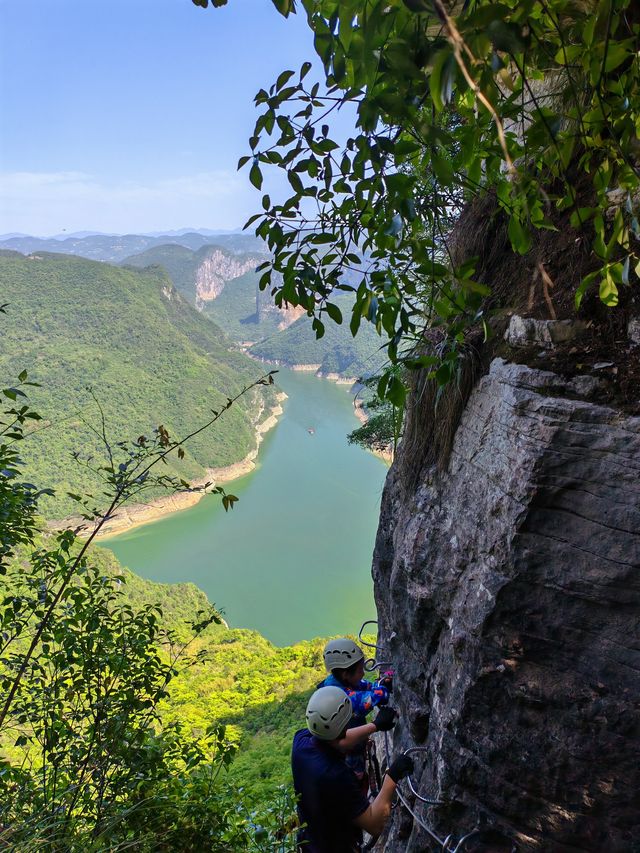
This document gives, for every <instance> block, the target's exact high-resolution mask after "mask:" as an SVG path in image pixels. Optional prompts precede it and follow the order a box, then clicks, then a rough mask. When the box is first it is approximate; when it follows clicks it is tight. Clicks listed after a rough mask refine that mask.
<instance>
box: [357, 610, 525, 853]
mask: <svg viewBox="0 0 640 853" xmlns="http://www.w3.org/2000/svg"><path fill="white" fill-rule="evenodd" d="M377 624H378V622H377V621H376V620H375V619H369V620H368V621H367V622H364V623H363V624H362V627H361V628H360V631H359V633H358V639H359V640H360V642H361V643H362V644H363V645H364V646H368V647H369V648H372V649H375V652H376V657H375V658H371V659H369V660H368V661H366V662H365V669H367V671H368V672H372V671H373V670H375V669H380V667H382V666H390V665H391V662H390V661H378V660H377V656H378V654H379V653H382V654H385V653H386V650H385V649H384V648H383V647H382V646H378V645H377V644H374V643H368V642H367V641H366V640H363V639H362V632H363V631H364V629H365V627H366V626H367V625H377ZM367 664H371V666H369V667H368V666H367ZM383 734H384V751H385V755H384V761H385V772H386V768H387V767H388V766H389V756H390V754H391V750H390V749H389V733H388V732H386V731H385V732H384V733H383ZM428 751H429V750H428V749H427V747H424V746H412V747H409V748H408V749H405V751H404V753H403V755H411V754H412V753H417V752H425V753H426V752H428ZM376 763H377V757H376ZM379 769H380V768H379V767H378V771H379ZM405 778H406V780H407V785H408V787H409V790H410V791H411V794H412V795H413V796H414V797H415V799H416V800H419V801H420V802H421V803H424V804H425V805H426V806H432V807H433V806H444V805H446V801H445V800H436V799H433V798H431V797H424V796H422V794H420V793H419V792H418V791H416V789H415V786H414V784H413V780H412V779H411V776H407V777H405ZM380 787H381V782H380V783H379V784H378V787H377V790H378V791H379V790H380ZM395 793H396V796H397V800H396V801H395V802H394V803H392V809H394V808H395V807H396V806H397V805H398V803H402V805H403V806H404V808H405V809H406V810H407V811H408V812H409V814H410V815H411V817H412V818H413V820H414V821H415V823H417V825H418V826H419V827H420V828H421V829H423V830H424V831H425V832H426V833H427V835H428V836H429V837H430V838H431V840H432V841H435V843H436V844H437V845H438V847H439V849H440V850H441V852H442V853H464V850H465V849H466V844H467V842H469V841H472V840H474V839H476V838H479V837H480V835H481V833H482V830H480V829H474V830H473V831H472V832H469V833H467V834H466V835H463V836H462V838H459V839H458V841H456V840H455V837H454V836H453V835H447V836H446V838H440V836H439V835H437V833H436V832H435V831H434V830H433V829H432V828H431V827H430V826H429V825H428V824H427V823H426V822H425V821H424V820H423V819H422V818H421V817H420V816H419V815H417V814H416V812H415V811H414V809H413V808H412V807H411V805H410V804H409V801H408V800H407V797H406V796H405V795H404V794H403V793H402V791H401V790H400V786H399V785H398V786H397V787H396V791H395ZM392 813H393V812H392ZM506 838H507V836H505V839H506ZM377 840H378V839H377V838H375V839H371V840H370V841H369V842H368V844H366V845H365V846H364V847H362V850H363V851H365V850H370V849H371V848H372V847H373V846H374V845H375V843H376V842H377ZM509 840H510V841H511V843H512V847H511V853H517V851H518V847H517V845H516V844H515V842H513V841H512V839H509Z"/></svg>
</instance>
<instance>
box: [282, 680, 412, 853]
mask: <svg viewBox="0 0 640 853" xmlns="http://www.w3.org/2000/svg"><path fill="white" fill-rule="evenodd" d="M352 714H353V710H352V707H351V701H350V700H349V697H348V696H346V695H345V693H344V691H343V690H341V689H340V688H339V687H321V688H320V689H319V690H316V692H315V693H314V694H313V696H312V697H311V699H309V704H308V705H307V715H306V716H307V728H306V729H301V730H300V731H299V732H296V734H295V737H294V739H293V750H292V753H291V766H292V770H293V784H294V787H295V790H296V794H297V795H298V812H299V816H300V822H301V824H303V828H302V830H301V833H300V836H299V843H300V844H301V847H300V851H301V853H354V851H357V850H359V849H360V844H361V839H362V830H363V829H364V830H366V832H368V833H370V834H371V835H376V836H377V835H379V834H380V833H381V832H382V830H383V829H384V826H385V824H386V822H387V819H388V817H389V814H390V812H391V800H392V798H393V793H394V791H395V789H396V786H397V784H398V782H399V781H400V779H402V778H403V777H404V776H406V775H408V774H409V773H411V771H412V770H413V762H412V761H411V759H410V758H409V757H408V756H405V755H403V756H401V757H400V758H398V759H396V760H395V761H394V762H393V763H392V764H391V765H390V767H389V769H388V770H387V774H386V776H385V779H384V782H383V784H382V788H381V790H380V793H379V794H378V796H377V797H376V799H375V800H374V801H373V803H370V802H369V800H368V799H367V798H366V797H365V795H364V794H363V792H362V789H361V786H360V784H359V783H358V780H357V778H356V775H355V774H354V773H353V771H352V770H350V769H349V767H348V766H347V765H346V763H345V751H346V750H348V749H352V748H353V747H355V746H357V745H358V744H359V743H361V742H362V741H365V740H366V739H367V738H368V737H369V735H372V734H373V733H374V732H376V731H389V730H390V729H392V728H393V726H394V725H395V721H396V712H395V711H394V710H393V709H392V708H381V709H380V711H379V712H378V715H377V717H376V718H375V720H374V721H373V722H372V723H366V724H365V725H363V726H359V727H357V728H353V729H348V728H347V726H348V724H349V721H350V720H351V716H352Z"/></svg>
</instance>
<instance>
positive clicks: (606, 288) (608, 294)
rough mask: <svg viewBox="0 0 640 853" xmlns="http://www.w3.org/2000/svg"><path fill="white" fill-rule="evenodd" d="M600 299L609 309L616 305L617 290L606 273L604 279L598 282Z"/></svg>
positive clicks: (609, 275) (609, 274) (608, 273)
mask: <svg viewBox="0 0 640 853" xmlns="http://www.w3.org/2000/svg"><path fill="white" fill-rule="evenodd" d="M600 299H601V300H602V302H604V304H605V305H606V306H607V307H609V308H613V307H615V306H616V305H617V304H618V288H617V287H616V284H615V282H614V280H613V278H612V277H611V273H610V272H608V271H607V275H606V277H605V278H603V279H602V281H601V282H600Z"/></svg>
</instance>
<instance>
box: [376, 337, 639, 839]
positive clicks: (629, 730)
mask: <svg viewBox="0 0 640 853" xmlns="http://www.w3.org/2000/svg"><path fill="white" fill-rule="evenodd" d="M636 353H637V351H636ZM595 399H598V380H597V379H595V378H593V377H578V378H575V379H573V380H565V379H562V378H560V377H559V376H558V375H556V374H554V373H550V372H544V371H541V370H535V369H531V368H529V367H526V366H524V365H515V364H508V363H506V362H504V361H502V360H501V359H495V360H494V361H493V362H492V364H491V367H490V370H489V372H488V374H487V375H485V376H484V377H483V378H482V379H481V380H480V382H479V383H478V384H477V386H476V388H475V389H474V391H473V392H472V393H471V396H470V399H469V401H468V403H467V405H466V407H465V410H464V413H463V416H462V419H461V421H460V424H459V426H458V429H457V432H456V435H455V439H454V444H453V450H452V453H451V456H450V459H449V461H448V465H447V467H446V470H445V471H437V470H436V469H435V468H434V469H431V470H430V471H428V472H427V473H426V475H425V474H423V475H421V476H420V478H419V479H418V483H417V486H411V487H409V486H408V485H407V477H406V471H407V465H410V462H411V460H407V459H403V457H402V448H401V449H400V453H399V457H398V459H397V460H396V462H395V463H394V466H393V467H392V469H391V471H390V474H389V477H388V481H387V484H386V488H385V493H384V496H383V504H382V513H381V521H380V528H379V532H378V538H377V543H376V549H375V556H374V580H375V592H376V600H377V606H378V618H379V620H380V642H381V643H382V644H383V645H385V646H386V647H387V648H388V649H389V651H390V655H391V657H392V658H393V661H394V666H395V669H396V683H397V689H396V693H395V704H396V706H397V707H398V709H399V710H400V714H401V722H400V723H399V725H398V726H397V728H396V730H395V734H394V752H396V753H397V752H398V751H399V750H401V749H405V748H407V747H408V746H414V745H420V746H426V747H428V750H429V751H428V753H426V756H427V760H426V761H424V762H420V764H419V769H418V772H417V773H416V775H415V777H414V778H415V780H416V784H417V785H418V786H419V790H420V789H421V790H422V791H423V792H425V794H426V795H428V796H433V797H437V798H440V799H444V800H447V801H448V803H449V804H448V805H446V806H445V807H426V806H424V805H422V804H420V803H416V804H415V807H416V812H417V813H418V814H419V815H420V817H421V818H422V819H424V820H426V821H427V822H428V823H429V824H430V825H431V826H433V827H434V828H435V830H436V831H437V832H438V834H439V835H440V836H442V837H444V836H446V835H448V834H449V833H453V834H454V835H455V836H457V837H460V836H461V835H462V834H464V831H465V830H466V831H469V830H471V829H473V828H474V827H475V825H476V823H477V821H478V819H479V817H481V815H482V814H485V815H487V816H488V818H489V821H490V822H491V823H492V824H494V825H497V826H499V827H502V828H504V829H506V830H508V831H509V832H510V833H511V834H513V835H514V836H515V837H516V838H517V839H518V842H519V843H520V845H521V849H522V850H539V851H545V853H553V851H566V853H569V851H572V853H574V852H575V851H592V852H593V853H596V851H598V852H599V851H604V850H607V851H619V853H622V851H633V850H638V849H640V801H639V800H638V791H640V761H639V760H638V747H639V745H640V716H639V711H640V707H639V705H640V630H639V627H640V418H638V417H631V416H626V415H624V414H623V413H622V412H621V411H619V410H617V409H615V408H612V407H609V406H604V405H599V404H597V403H596V402H594V400H595ZM436 416H437V415H436ZM403 471H404V472H405V473H404V474H403ZM385 657H386V656H385ZM403 786H404V790H405V791H406V790H407V789H406V782H405V783H403ZM394 815H395V816H394V818H393V821H392V824H391V830H390V833H389V835H388V838H387V839H386V840H385V841H383V842H381V846H380V845H379V846H378V847H377V848H376V849H384V850H385V851H387V853H401V852H402V853H418V851H425V850H431V849H434V850H435V849H440V848H436V847H430V846H429V843H428V841H427V836H426V834H425V833H424V830H421V829H420V828H419V827H418V826H416V825H414V824H413V822H412V820H411V818H410V817H409V815H408V813H407V812H406V811H405V810H404V809H402V808H398V809H397V810H396V811H395V813H394Z"/></svg>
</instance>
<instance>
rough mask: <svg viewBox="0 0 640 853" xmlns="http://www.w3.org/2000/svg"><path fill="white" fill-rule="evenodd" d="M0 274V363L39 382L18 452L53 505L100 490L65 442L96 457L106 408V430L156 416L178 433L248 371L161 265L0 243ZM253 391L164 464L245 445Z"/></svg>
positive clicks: (141, 425) (224, 458)
mask: <svg viewBox="0 0 640 853" xmlns="http://www.w3.org/2000/svg"><path fill="white" fill-rule="evenodd" d="M0 277H1V280H2V292H3V296H4V297H5V298H6V300H7V301H8V302H9V303H10V305H9V308H8V309H7V314H6V317H5V318H4V320H3V330H2V331H3V334H2V340H3V347H2V353H1V354H0V371H1V372H2V373H3V374H5V375H12V374H13V375H15V374H17V373H18V372H19V371H20V369H21V366H22V364H24V362H25V361H27V362H29V363H31V364H33V371H32V372H33V378H34V379H35V380H37V382H38V383H39V386H40V387H38V388H36V389H34V390H33V400H34V404H35V405H36V407H37V408H38V409H39V410H40V411H42V412H46V413H47V420H46V421H42V422H41V423H40V424H39V425H38V428H37V429H32V430H31V431H30V435H29V441H28V443H27V445H26V447H25V449H24V451H23V457H24V459H25V462H26V463H27V468H26V470H27V472H28V474H29V477H30V478H31V479H33V480H34V481H36V482H38V481H40V482H47V483H54V484H56V486H57V491H58V494H57V496H56V497H55V498H47V499H45V500H44V501H43V502H42V507H41V508H42V511H44V512H45V513H46V514H47V515H48V516H50V517H51V516H58V517H60V516H61V515H64V514H68V513H69V512H71V511H73V501H72V499H70V498H69V497H67V493H74V494H75V493H81V492H89V493H92V494H98V492H99V490H100V478H99V477H98V476H97V475H96V473H95V471H94V470H93V469H94V468H95V466H94V465H91V464H89V465H88V466H87V465H84V466H80V465H78V464H76V463H74V462H73V459H72V454H73V452H74V451H77V450H78V449H80V448H82V451H83V458H84V459H85V461H86V460H87V457H91V456H94V457H95V458H97V457H98V454H99V453H101V452H102V450H103V449H104V448H103V440H102V427H103V423H102V420H103V418H104V426H105V428H106V430H107V432H108V434H109V435H110V436H116V437H117V436H126V435H131V434H132V433H133V434H136V435H146V436H153V435H154V433H153V429H154V428H155V427H157V425H158V424H163V425H164V426H165V428H166V429H167V430H168V432H169V433H171V434H172V435H183V436H184V435H185V434H186V433H187V432H188V431H189V429H190V427H191V426H192V425H193V424H194V423H204V422H205V421H207V420H208V419H209V418H210V417H211V412H212V410H214V411H220V410H221V409H222V407H223V406H225V405H226V401H227V399H228V398H229V397H233V396H235V394H236V393H237V391H238V390H239V389H240V388H242V386H243V385H245V384H248V383H249V382H250V381H251V380H252V378H253V377H254V376H255V374H256V368H255V364H254V363H252V362H251V361H250V360H249V359H248V358H246V357H245V356H243V355H242V354H241V353H238V352H232V351H230V343H229V341H228V340H227V338H226V337H225V336H224V335H223V333H222V332H221V331H220V329H218V328H217V327H216V326H214V325H213V324H212V323H210V322H207V321H206V320H204V319H203V318H202V317H201V316H200V315H199V314H198V313H197V312H196V311H195V310H194V309H193V308H192V307H191V306H190V305H189V304H188V303H187V302H186V301H185V300H184V299H183V298H182V297H180V295H179V294H178V293H177V292H176V290H175V289H174V288H173V287H172V285H171V282H170V281H169V279H168V278H167V277H166V274H165V273H164V271H162V270H160V269H158V268H156V269H147V270H143V271H134V270H130V269H127V270H124V269H118V268H115V267H111V266H108V265H107V264H102V263H95V262H92V261H86V260H83V259H81V258H76V257H69V256H61V255H43V256H33V257H26V258H25V257H20V256H17V255H7V254H3V253H0ZM115 306H118V310H117V311H115V310H114V308H115ZM87 386H90V387H92V388H93V393H91V392H90V391H89V390H88V389H87ZM265 390H266V389H265ZM257 393H258V391H257V390H256V391H254V392H252V393H251V394H250V395H248V396H247V397H246V398H243V399H241V400H239V401H238V404H237V405H236V406H235V407H234V408H233V409H231V410H230V411H229V412H228V413H227V414H226V416H225V427H224V429H223V430H220V431H217V432H216V433H215V434H214V435H211V434H208V433H202V434H199V435H197V436H195V438H194V440H193V441H192V442H191V443H190V444H189V446H188V447H187V448H185V449H184V457H183V458H182V459H181V460H180V459H178V457H177V454H174V455H173V456H172V457H170V458H168V459H167V463H168V464H167V467H166V472H165V473H167V474H168V475H172V476H175V477H179V478H183V479H188V480H191V479H193V478H196V477H203V476H204V474H205V471H206V468H207V467H217V466H222V465H227V464H230V463H232V462H236V461H238V460H239V459H241V458H242V457H243V456H245V455H246V453H247V452H248V451H249V450H250V449H251V448H252V447H253V446H254V428H253V417H254V415H253V412H254V411H255V410H256V408H257V405H258V401H257V399H256V396H255V395H256V394H257ZM260 393H263V392H262V389H261V391H260Z"/></svg>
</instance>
